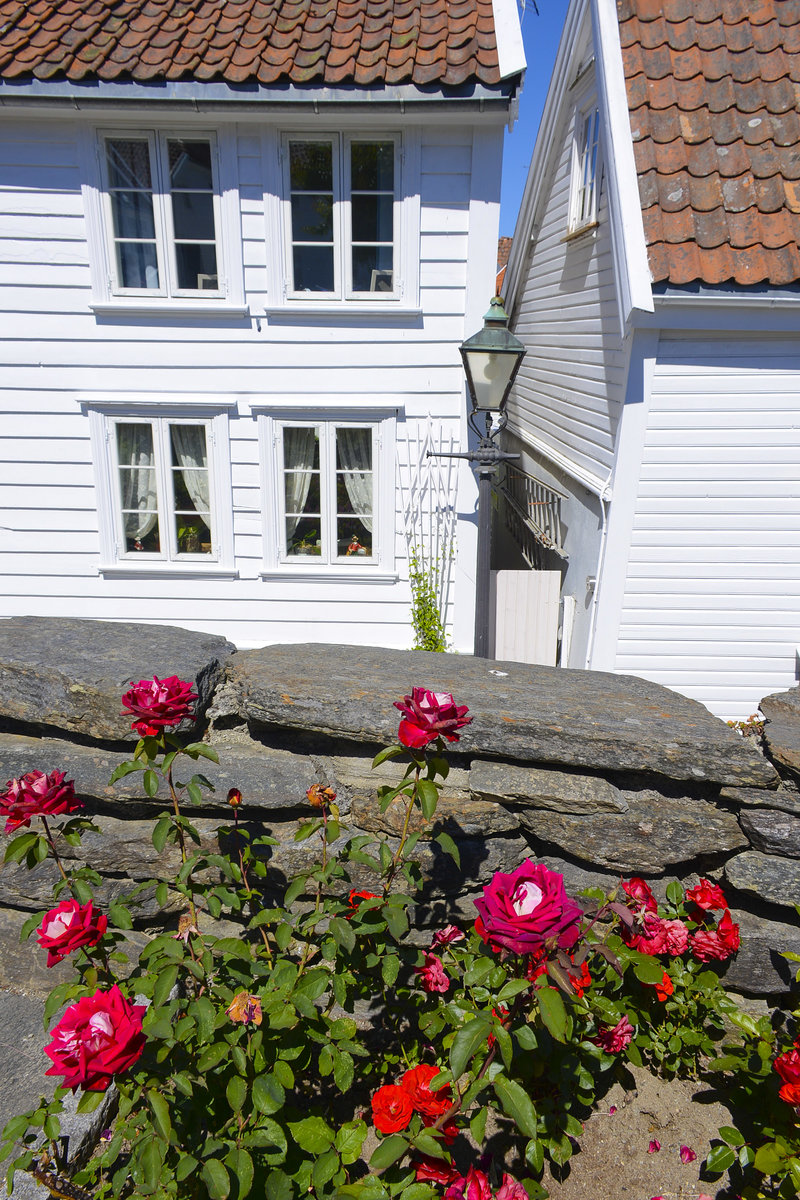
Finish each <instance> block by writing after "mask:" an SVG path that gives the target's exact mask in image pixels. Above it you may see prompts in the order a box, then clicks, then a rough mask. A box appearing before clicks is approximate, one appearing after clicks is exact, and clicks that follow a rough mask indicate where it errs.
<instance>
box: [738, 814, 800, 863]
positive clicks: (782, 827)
mask: <svg viewBox="0 0 800 1200" xmlns="http://www.w3.org/2000/svg"><path fill="white" fill-rule="evenodd" d="M739 824H740V825H741V827H742V829H743V830H744V832H745V833H746V834H747V836H748V838H749V839H750V844H751V845H752V847H753V849H754V850H761V851H763V853H764V854H786V855H788V856H789V858H800V817H794V816H792V815H791V814H790V813H785V812H780V811H779V810H778V809H774V808H750V809H745V810H744V811H743V812H741V813H740V814H739Z"/></svg>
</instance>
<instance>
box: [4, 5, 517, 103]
mask: <svg viewBox="0 0 800 1200" xmlns="http://www.w3.org/2000/svg"><path fill="white" fill-rule="evenodd" d="M88 43H91V44H88ZM240 50H246V51H248V52H249V51H252V52H253V53H252V54H251V55H249V57H248V58H247V59H245V57H244V55H243V54H242V53H240V52H239V51H240ZM56 66H57V67H58V69H59V70H60V71H61V74H62V76H66V77H67V78H76V79H77V78H79V77H80V78H84V77H85V76H86V75H87V74H91V73H92V71H93V70H94V73H95V74H96V77H97V78H98V79H100V80H103V79H116V78H119V77H120V76H125V75H126V74H127V75H129V76H132V77H134V78H139V79H144V78H147V79H152V78H161V79H164V80H177V79H181V78H187V77H191V76H193V77H195V78H197V79H214V78H218V79H223V80H227V81H228V82H232V83H241V82H244V81H246V80H247V79H252V80H255V79H258V80H259V81H260V82H262V83H268V82H269V83H272V82H275V81H277V80H284V81H287V82H294V83H304V82H307V81H308V80H309V79H311V78H313V79H314V80H316V81H318V82H322V83H327V84H333V83H336V84H337V85H340V84H346V83H350V84H353V83H355V84H359V85H366V84H370V83H380V82H382V81H383V80H385V79H386V78H387V77H388V74H389V73H391V76H392V82H394V83H402V82H405V83H409V82H412V81H413V82H417V83H425V84H432V83H439V84H442V85H445V86H454V87H457V86H459V85H461V84H465V83H468V82H470V81H480V82H483V83H487V84H492V83H496V82H497V81H498V80H499V69H498V58H497V44H496V38H495V32H494V20H493V11H492V5H491V0H456V3H453V4H448V3H446V0H194V2H190V0H145V3H142V0H41V2H39V3H31V4H28V5H27V6H26V5H24V4H20V3H19V0H0V77H5V78H8V79H11V78H18V77H20V76H24V75H26V74H32V73H33V72H34V71H37V72H40V70H41V71H43V70H46V71H47V73H48V76H53V75H54V74H57V73H58V71H57V70H56V69H55V67H56Z"/></svg>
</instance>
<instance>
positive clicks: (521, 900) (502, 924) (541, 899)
mask: <svg viewBox="0 0 800 1200" xmlns="http://www.w3.org/2000/svg"><path fill="white" fill-rule="evenodd" d="M475 907H476V908H477V910H478V912H479V913H480V917H479V919H478V921H476V923H475V927H476V929H477V931H478V933H479V934H480V936H481V937H482V938H483V939H484V941H488V942H489V943H490V944H491V945H492V946H493V947H494V948H495V949H506V950H511V951H513V953H514V954H532V953H535V952H536V951H538V950H541V949H543V948H545V944H546V943H547V942H552V943H553V944H556V943H557V944H558V945H559V946H560V947H561V948H562V949H569V947H570V946H574V945H575V942H576V941H577V939H578V935H579V933H580V927H579V922H580V919H581V917H582V915H583V913H582V910H581V908H580V907H579V905H577V904H576V903H575V901H574V900H571V899H570V898H569V896H568V895H567V893H566V892H565V890H564V876H563V875H559V874H558V873H557V872H556V871H551V870H549V869H548V868H547V867H546V866H545V865H544V863H534V862H531V860H530V859H527V860H526V861H525V862H524V863H523V864H522V866H520V867H518V868H517V870H516V871H512V872H511V873H510V874H508V875H507V874H504V873H503V872H502V871H498V872H497V873H496V874H495V875H494V877H493V879H492V881H491V883H489V884H487V885H486V887H484V889H483V897H482V898H481V899H479V900H476V901H475Z"/></svg>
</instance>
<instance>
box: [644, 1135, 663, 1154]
mask: <svg viewBox="0 0 800 1200" xmlns="http://www.w3.org/2000/svg"><path fill="white" fill-rule="evenodd" d="M660 1149H661V1142H657V1141H656V1139H655V1138H653V1140H652V1142H651V1143H650V1145H649V1146H648V1147H647V1153H648V1154H657V1153H658V1151H659V1150H660Z"/></svg>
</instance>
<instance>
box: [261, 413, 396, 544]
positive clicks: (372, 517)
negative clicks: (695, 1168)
mask: <svg viewBox="0 0 800 1200" xmlns="http://www.w3.org/2000/svg"><path fill="white" fill-rule="evenodd" d="M377 436H378V434H377V428H376V426H375V425H373V424H357V423H349V422H348V423H341V424H339V423H336V422H319V423H311V422H305V421H302V422H301V421H298V422H291V421H287V422H285V423H282V424H281V425H280V427H279V431H278V462H279V471H280V484H279V490H280V504H281V516H280V533H279V541H280V544H279V559H280V560H281V561H285V562H294V563H297V562H302V561H308V562H314V561H316V562H317V563H320V564H332V563H343V564H347V563H351V564H365V562H366V563H369V562H373V561H375V560H376V559H377V556H378V550H379V547H378V544H377V528H378V526H377V523H376V512H375V488H374V486H373V482H374V476H375V464H376V458H377V455H376V450H377Z"/></svg>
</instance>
